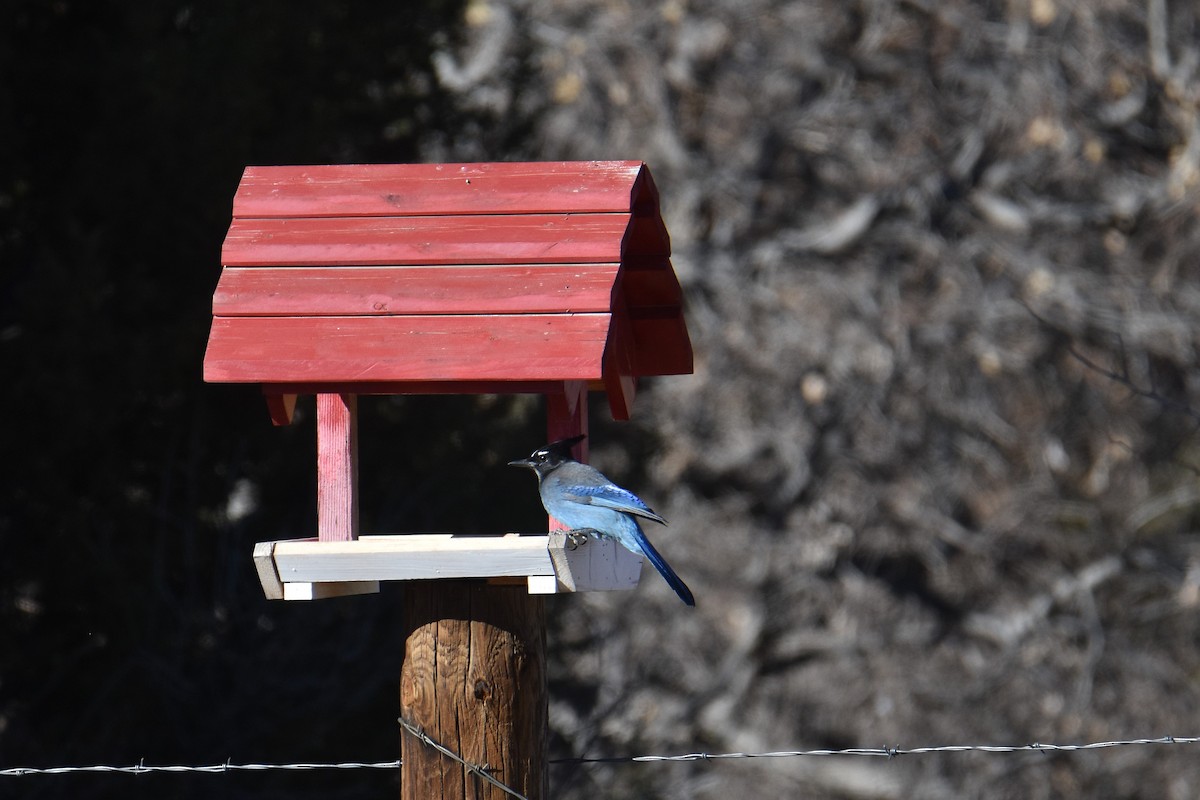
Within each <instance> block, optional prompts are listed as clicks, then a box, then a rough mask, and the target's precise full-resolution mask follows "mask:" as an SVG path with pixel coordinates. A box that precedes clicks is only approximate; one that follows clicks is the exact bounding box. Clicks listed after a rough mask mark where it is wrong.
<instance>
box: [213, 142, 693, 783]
mask: <svg viewBox="0 0 1200 800" xmlns="http://www.w3.org/2000/svg"><path fill="white" fill-rule="evenodd" d="M670 252H671V250H670V237H669V236H668V235H667V231H666V227H665V226H664V225H663V222H662V217H661V215H660V212H659V203H658V190H657V189H656V188H655V186H654V181H653V179H652V178H651V177H650V172H649V170H648V169H647V168H646V166H645V165H644V164H642V163H640V162H636V161H633V162H580V163H572V162H559V163H544V164H542V163H537V164H428V165H340V166H319V167H250V168H248V169H247V170H246V173H245V175H244V176H243V178H242V182H241V184H240V185H239V187H238V191H237V194H236V195H235V197H234V208H233V222H232V224H231V226H230V229H229V234H228V236H227V237H226V239H225V244H224V247H223V249H222V262H223V265H224V266H223V269H222V273H221V279H220V281H219V283H218V285H217V290H216V293H215V294H214V296H213V326H212V332H211V335H210V337H209V344H208V350H207V352H206V353H205V359H204V375H205V380H208V381H212V382H226V383H254V384H260V385H261V386H262V390H263V393H264V395H265V397H266V400H267V408H268V410H269V413H270V418H271V420H272V421H273V422H274V423H275V424H278V425H285V424H288V423H290V422H291V420H292V417H293V414H294V410H295V404H296V397H297V396H298V395H302V394H311V395H316V397H317V472H318V508H317V526H316V527H317V536H316V537H315V538H310V539H285V540H277V541H268V542H260V543H259V544H258V545H256V546H255V550H254V562H255V566H256V568H257V569H258V574H259V578H260V580H261V582H262V585H263V590H264V592H265V594H266V596H267V597H268V598H271V599H286V600H293V599H305V600H312V599H318V598H323V597H335V596H338V595H344V594H355V593H362V592H370V591H378V586H379V582H380V581H405V593H404V628H405V637H406V640H405V659H404V664H403V667H402V672H401V682H400V695H401V697H400V701H401V715H402V719H403V720H405V722H406V724H407V725H408V726H411V727H412V728H413V729H415V730H419V731H420V732H421V734H422V736H424V737H428V739H429V740H432V741H435V742H438V743H439V744H440V745H442V746H444V747H447V748H449V749H450V750H451V751H453V752H455V753H456V754H458V756H459V757H460V758H461V759H462V760H464V761H466V762H467V763H468V764H471V765H474V767H476V768H477V769H483V770H486V771H487V773H488V774H489V775H490V776H492V777H493V778H494V779H496V780H498V781H500V782H501V783H503V784H505V785H506V786H508V787H510V788H512V789H513V790H515V791H517V792H519V793H521V794H523V795H525V796H526V797H529V798H541V797H545V796H546V771H545V761H546V707H547V698H546V667H545V664H546V659H545V624H544V600H543V598H542V597H541V595H544V594H553V593H558V592H576V591H604V590H618V589H630V588H633V587H634V586H636V585H637V581H638V574H639V572H640V569H641V561H642V560H641V558H640V557H639V556H636V555H634V554H632V553H630V552H629V551H628V550H625V549H624V548H622V547H620V546H619V545H616V544H614V543H613V542H609V541H589V542H587V543H586V544H585V545H584V546H578V547H577V546H572V545H570V544H569V543H568V540H567V537H566V536H565V535H563V534H562V533H561V532H554V531H556V530H558V529H560V528H561V526H559V525H558V524H557V523H556V522H555V521H553V520H551V533H550V534H549V535H548V536H547V535H544V534H535V535H529V534H522V535H516V534H507V535H504V536H489V537H475V536H461V535H454V534H403V535H360V534H359V523H358V498H357V489H358V462H357V430H356V425H357V402H358V396H359V395H364V394H366V395H386V394H480V393H487V394H497V393H534V394H541V395H543V396H544V397H545V398H546V409H547V433H548V440H555V439H562V438H565V437H568V436H573V435H575V434H578V433H586V432H587V398H588V392H589V391H592V390H597V391H603V392H604V393H605V394H606V395H607V398H608V404H609V408H610V410H611V411H612V414H613V417H614V418H615V419H628V417H629V414H630V412H631V407H632V403H633V396H634V390H635V387H636V380H637V378H639V377H642V376H647V375H672V374H684V373H689V372H691V371H692V351H691V344H690V342H689V341H688V335H687V329H686V327H685V325H684V321H683V312H682V292H681V290H680V287H679V282H678V280H677V279H676V277H675V273H674V270H673V269H672V267H671V260H670ZM538 444H540V443H538ZM576 455H577V457H578V458H580V459H581V460H586V455H587V454H586V441H585V442H584V443H582V444H581V445H579V447H578V449H577V450H576ZM531 491H532V490H531ZM404 730H405V731H408V728H407V727H406V728H404ZM401 751H402V760H403V767H402V771H401V796H402V797H404V798H413V800H415V799H416V798H422V799H424V798H429V797H438V798H453V797H462V798H466V797H472V798H476V797H488V798H497V799H499V798H501V797H503V796H504V794H503V792H502V791H501V790H500V789H499V788H497V787H495V786H492V785H491V784H488V783H485V782H482V780H481V779H480V778H479V777H478V774H477V771H473V770H472V769H468V768H467V767H465V766H463V764H462V763H460V762H459V761H456V760H453V759H451V758H449V757H447V756H446V755H445V754H443V753H441V752H440V751H438V750H436V749H434V748H432V747H430V746H428V744H427V742H426V740H425V739H424V738H420V737H418V736H416V735H414V734H412V733H408V732H405V733H402V735H401Z"/></svg>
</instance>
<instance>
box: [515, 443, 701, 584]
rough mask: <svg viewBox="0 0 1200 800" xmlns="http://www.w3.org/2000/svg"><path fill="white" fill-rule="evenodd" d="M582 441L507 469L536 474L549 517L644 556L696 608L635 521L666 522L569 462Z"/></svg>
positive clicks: (582, 466)
mask: <svg viewBox="0 0 1200 800" xmlns="http://www.w3.org/2000/svg"><path fill="white" fill-rule="evenodd" d="M583 439H584V437H583V436H575V437H572V438H570V439H563V440H561V441H558V442H554V443H553V444H549V445H547V446H545V447H543V448H542V449H540V450H535V451H534V452H533V454H532V455H530V456H529V458H525V459H521V460H520V461H513V462H510V464H509V466H513V467H527V468H529V469H532V470H533V471H534V473H536V474H537V477H538V491H539V493H540V494H541V497H542V505H543V506H544V507H545V508H546V512H547V513H548V514H549V515H550V516H552V517H554V518H555V519H557V520H558V521H559V522H561V523H563V524H564V525H566V526H568V527H570V528H571V529H572V530H588V531H590V532H593V533H594V534H595V535H597V536H601V537H606V538H609V539H613V540H615V541H617V542H618V543H620V544H621V545H622V546H623V547H625V548H626V549H628V550H630V551H632V552H634V553H637V554H639V555H642V556H645V557H646V559H648V560H649V561H650V563H651V564H653V565H654V568H655V569H656V570H658V572H659V574H661V575H662V576H663V578H664V579H666V581H667V583H668V584H669V585H670V587H671V588H672V589H674V590H675V594H677V595H679V599H681V600H683V602H685V603H687V604H688V605H689V606H694V605H696V600H695V598H694V597H693V596H692V592H691V590H690V589H688V587H687V584H685V583H684V582H683V581H682V580H681V579H680V577H679V576H678V575H676V574H675V571H674V570H673V569H671V567H670V565H669V564H667V562H666V561H665V560H664V559H663V557H662V556H661V555H660V554H659V552H658V551H657V550H655V549H654V545H652V544H650V540H649V539H647V538H646V534H645V533H643V532H642V528H641V526H640V525H638V521H637V519H636V518H637V517H642V518H643V519H649V520H653V521H655V522H658V523H661V524H663V525H666V524H667V521H666V520H665V519H663V518H662V517H660V516H659V515H658V514H656V513H654V511H652V510H651V509H650V507H649V506H647V505H646V504H645V503H643V502H642V500H641V498H639V497H638V496H637V495H635V494H634V493H633V492H631V491H629V490H627V489H622V488H621V487H620V486H617V485H616V484H615V483H613V482H612V481H610V480H609V479H608V478H606V477H604V475H603V474H601V473H600V471H599V470H597V469H595V468H594V467H590V466H588V465H587V464H581V463H579V462H578V461H576V460H574V459H573V458H571V448H572V447H573V446H574V445H575V444H577V443H578V442H580V441H582V440H583Z"/></svg>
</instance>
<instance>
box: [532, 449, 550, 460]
mask: <svg viewBox="0 0 1200 800" xmlns="http://www.w3.org/2000/svg"><path fill="white" fill-rule="evenodd" d="M533 457H534V458H536V459H538V460H542V459H546V458H549V457H550V451H549V450H538V451H537V452H536V453H534V454H533Z"/></svg>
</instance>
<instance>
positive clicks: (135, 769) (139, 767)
mask: <svg viewBox="0 0 1200 800" xmlns="http://www.w3.org/2000/svg"><path fill="white" fill-rule="evenodd" d="M399 768H400V762H399V761H398V760H397V761H342V762H337V763H328V764H325V763H319V762H304V763H298V764H234V763H233V762H232V761H226V762H225V763H224V764H207V765H200V766H180V765H172V766H164V765H156V764H151V765H147V764H145V763H144V762H142V761H139V762H138V763H137V764H133V765H131V766H109V765H97V766H91V767H8V768H7V769H0V776H21V775H67V774H70V773H74V772H120V773H125V774H129V775H144V774H146V773H150V772H209V773H212V772H237V771H239V770H247V771H259V772H261V771H266V770H288V769H291V770H308V769H399Z"/></svg>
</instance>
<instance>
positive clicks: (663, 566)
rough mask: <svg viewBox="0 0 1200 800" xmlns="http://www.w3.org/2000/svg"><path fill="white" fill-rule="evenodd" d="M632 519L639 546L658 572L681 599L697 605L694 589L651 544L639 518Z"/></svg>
mask: <svg viewBox="0 0 1200 800" xmlns="http://www.w3.org/2000/svg"><path fill="white" fill-rule="evenodd" d="M630 521H631V522H633V526H634V527H635V528H637V539H638V546H639V548H640V549H641V551H642V555H644V556H645V557H646V558H648V559H649V560H650V563H651V564H653V565H654V568H655V569H656V570H658V574H659V575H662V576H663V579H664V580H665V581H666V582H667V585H669V586H670V587H671V588H672V589H674V590H675V594H677V595H679V599H680V600H682V601H683V602H684V603H686V604H687V605H689V606H694V605H696V598H695V597H693V596H692V590H691V589H689V588H688V587H687V584H686V583H684V582H683V579H682V578H680V577H679V576H678V575H676V574H675V570H673V569H671V565H670V564H668V563H667V562H666V560H665V559H664V558H663V557H662V556H661V555H660V554H659V552H658V551H657V550H655V549H654V545H652V544H650V540H649V539H647V538H646V534H645V533H643V532H642V526H641V525H638V523H637V520H634V519H632V518H630Z"/></svg>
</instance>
